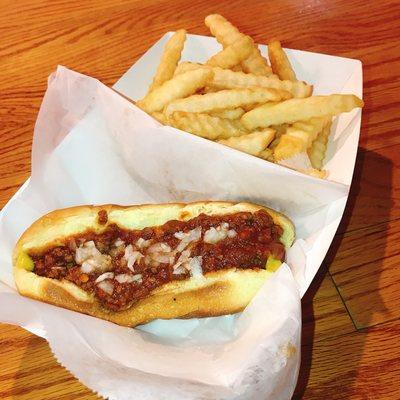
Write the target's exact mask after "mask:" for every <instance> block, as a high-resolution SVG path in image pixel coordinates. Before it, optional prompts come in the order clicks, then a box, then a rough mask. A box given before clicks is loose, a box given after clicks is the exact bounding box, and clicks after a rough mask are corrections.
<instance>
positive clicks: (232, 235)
mask: <svg viewBox="0 0 400 400" xmlns="http://www.w3.org/2000/svg"><path fill="white" fill-rule="evenodd" d="M235 236H237V232H236V231H235V230H234V229H229V231H228V238H230V239H232V238H234V237H235Z"/></svg>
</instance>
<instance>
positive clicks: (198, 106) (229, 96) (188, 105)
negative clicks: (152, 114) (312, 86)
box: [165, 70, 291, 118]
mask: <svg viewBox="0 0 400 400" xmlns="http://www.w3.org/2000/svg"><path fill="white" fill-rule="evenodd" d="M196 71H197V70H195V71H189V72H186V74H188V73H190V72H196ZM180 76H181V75H178V76H177V78H178V77H180ZM290 97H291V94H290V93H289V92H286V91H284V90H278V89H269V88H251V89H232V90H221V91H219V92H215V93H207V94H203V95H193V96H190V97H187V98H185V99H178V100H175V101H172V102H171V103H169V104H168V106H167V107H166V109H165V113H166V115H167V116H170V115H171V114H172V113H173V112H175V111H185V112H197V113H207V112H211V111H218V110H223V109H226V108H236V107H241V106H243V105H246V104H252V103H265V102H268V101H273V102H275V101H280V100H283V99H288V98H290ZM244 115H246V114H244ZM242 118H243V117H242Z"/></svg>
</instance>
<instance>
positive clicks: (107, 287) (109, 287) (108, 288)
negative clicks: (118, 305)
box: [97, 281, 114, 295]
mask: <svg viewBox="0 0 400 400" xmlns="http://www.w3.org/2000/svg"><path fill="white" fill-rule="evenodd" d="M97 286H98V287H99V288H100V289H101V290H102V291H103V292H106V293H107V294H109V295H111V294H113V291H114V284H113V283H112V282H110V281H102V282H100V283H99V284H98V285H97Z"/></svg>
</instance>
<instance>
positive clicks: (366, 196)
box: [338, 144, 400, 234]
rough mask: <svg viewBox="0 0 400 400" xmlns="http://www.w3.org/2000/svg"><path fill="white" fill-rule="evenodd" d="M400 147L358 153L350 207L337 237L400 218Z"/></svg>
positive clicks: (348, 203) (349, 200)
mask: <svg viewBox="0 0 400 400" xmlns="http://www.w3.org/2000/svg"><path fill="white" fill-rule="evenodd" d="M399 155H400V144H399V145H394V146H389V147H383V148H380V149H376V150H373V151H367V150H365V149H364V148H362V147H361V148H360V149H359V150H358V157H357V162H356V167H355V171H354V176H353V183H352V187H351V190H350V195H349V199H348V201H347V207H346V210H345V212H344V216H343V220H342V222H341V224H340V227H339V229H338V234H341V233H343V232H347V233H349V232H351V231H354V230H357V229H361V228H367V227H369V226H372V225H376V224H382V223H385V222H388V221H391V220H394V219H398V218H400V157H399Z"/></svg>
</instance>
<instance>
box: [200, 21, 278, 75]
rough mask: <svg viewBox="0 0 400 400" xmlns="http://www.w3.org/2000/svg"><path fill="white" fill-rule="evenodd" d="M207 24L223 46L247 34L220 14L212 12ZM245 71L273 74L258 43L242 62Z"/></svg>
mask: <svg viewBox="0 0 400 400" xmlns="http://www.w3.org/2000/svg"><path fill="white" fill-rule="evenodd" d="M205 24H206V26H207V27H208V28H209V29H210V32H211V34H212V35H213V36H215V38H216V39H217V40H218V42H219V43H221V44H222V46H223V47H226V46H229V45H231V44H232V43H234V42H235V41H237V40H239V38H240V37H241V36H245V35H243V34H242V33H240V31H239V30H238V29H237V28H236V27H235V26H234V25H232V24H231V23H230V22H229V21H227V20H226V19H225V18H224V17H223V16H221V15H219V14H212V15H209V16H207V17H206V19H205ZM241 66H242V69H243V71H244V72H249V73H253V74H255V75H271V74H272V70H271V67H270V66H269V65H268V63H267V60H266V59H265V58H263V57H262V56H261V53H260V50H259V49H258V47H257V46H256V45H254V46H253V50H252V51H251V53H250V55H249V56H248V58H247V59H245V60H244V61H243V62H242V64H241Z"/></svg>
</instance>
